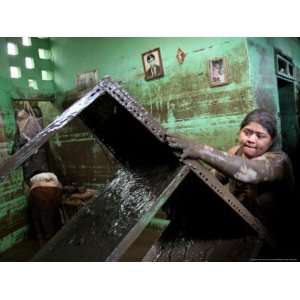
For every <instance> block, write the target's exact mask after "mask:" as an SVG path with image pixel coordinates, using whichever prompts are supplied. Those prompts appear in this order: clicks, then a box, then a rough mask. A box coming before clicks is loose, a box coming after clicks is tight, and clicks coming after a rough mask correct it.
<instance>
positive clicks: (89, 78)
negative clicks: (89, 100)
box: [76, 69, 99, 89]
mask: <svg viewBox="0 0 300 300" xmlns="http://www.w3.org/2000/svg"><path fill="white" fill-rule="evenodd" d="M98 80H99V79H98V70H96V69H94V70H90V71H86V72H83V73H80V74H77V75H76V87H77V88H78V89H87V88H91V87H94V86H95V85H96V84H97V82H98Z"/></svg>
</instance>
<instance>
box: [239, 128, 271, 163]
mask: <svg viewBox="0 0 300 300" xmlns="http://www.w3.org/2000/svg"><path fill="white" fill-rule="evenodd" d="M272 142H273V140H272V137H271V136H270V134H269V133H268V131H267V130H266V129H265V128H264V127H262V126H261V125H260V124H259V123H256V122H250V123H249V124H247V125H246V126H245V127H243V128H242V129H241V131H240V145H241V149H242V151H243V153H244V154H245V155H246V157H248V158H254V157H258V156H260V155H262V154H264V153H265V152H266V151H268V149H269V148H270V147H271V145H272Z"/></svg>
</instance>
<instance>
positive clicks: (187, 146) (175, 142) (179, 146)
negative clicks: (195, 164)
mask: <svg viewBox="0 0 300 300" xmlns="http://www.w3.org/2000/svg"><path fill="white" fill-rule="evenodd" d="M166 139H167V142H168V144H169V146H170V147H172V148H174V149H176V150H181V151H182V153H181V154H180V160H184V159H186V158H190V159H199V158H200V156H199V151H200V149H201V145H197V144H195V143H194V142H192V141H190V140H188V139H186V138H184V137H182V136H180V135H176V134H171V133H167V138H166Z"/></svg>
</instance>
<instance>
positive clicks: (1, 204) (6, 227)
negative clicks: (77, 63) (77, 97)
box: [0, 37, 54, 253]
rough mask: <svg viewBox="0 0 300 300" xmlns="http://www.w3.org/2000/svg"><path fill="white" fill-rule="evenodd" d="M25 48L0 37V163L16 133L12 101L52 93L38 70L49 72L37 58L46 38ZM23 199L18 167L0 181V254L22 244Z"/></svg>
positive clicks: (50, 83) (46, 44)
mask: <svg viewBox="0 0 300 300" xmlns="http://www.w3.org/2000/svg"><path fill="white" fill-rule="evenodd" d="M31 41H32V45H31V46H28V47H25V46H23V45H22V39H21V38H2V37H1V38H0V65H1V68H0V164H2V163H3V161H4V160H5V159H6V158H8V157H9V156H10V155H11V151H12V145H13V141H14V136H15V132H16V123H15V115H14V114H15V111H14V105H13V101H14V100H13V99H31V98H47V97H50V96H51V95H52V96H53V94H54V82H53V80H52V81H44V80H42V77H41V70H52V71H53V63H52V60H42V59H39V57H38V49H39V48H42V49H50V44H49V39H38V38H33V39H32V40H31ZM8 42H12V43H14V44H16V45H17V47H18V50H19V51H18V54H17V55H15V56H9V55H8V54H7V43H8ZM25 57H33V59H34V62H35V68H34V69H26V68H25ZM10 66H17V67H20V68H21V73H22V77H21V78H18V79H11V78H10V69H9V67H10ZM28 79H34V80H36V81H37V84H38V90H34V89H33V88H30V87H29V85H28ZM27 229H28V219H27V200H26V197H25V195H24V190H23V172H22V168H19V169H18V170H15V171H13V172H11V173H10V175H9V176H8V177H7V178H6V179H5V180H4V181H1V182H0V253H1V252H3V251H5V250H6V249H8V248H10V247H11V246H13V245H14V244H16V243H18V242H20V241H22V240H23V239H24V237H25V236H26V234H27Z"/></svg>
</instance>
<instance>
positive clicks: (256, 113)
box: [240, 109, 277, 140]
mask: <svg viewBox="0 0 300 300" xmlns="http://www.w3.org/2000/svg"><path fill="white" fill-rule="evenodd" d="M251 122H256V123H258V124H260V125H261V126H262V127H263V128H265V129H266V130H267V132H268V133H269V134H270V136H271V137H272V139H273V140H274V139H275V138H276V137H277V127H276V119H275V117H274V115H273V114H272V113H270V112H268V111H267V110H264V109H255V110H253V111H251V112H250V113H248V114H247V115H246V117H245V118H244V120H243V121H242V123H241V126H240V129H242V128H243V127H245V126H246V125H248V124H249V123H251Z"/></svg>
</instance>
